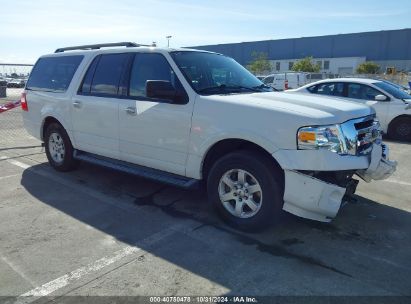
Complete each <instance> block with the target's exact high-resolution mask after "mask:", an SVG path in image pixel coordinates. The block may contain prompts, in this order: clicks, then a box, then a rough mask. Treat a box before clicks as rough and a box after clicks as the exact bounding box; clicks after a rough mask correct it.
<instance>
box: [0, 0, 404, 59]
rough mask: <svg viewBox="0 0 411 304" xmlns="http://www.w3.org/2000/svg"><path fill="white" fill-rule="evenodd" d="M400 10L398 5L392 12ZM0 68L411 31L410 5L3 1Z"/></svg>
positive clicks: (350, 0) (399, 1) (376, 0)
mask: <svg viewBox="0 0 411 304" xmlns="http://www.w3.org/2000/svg"><path fill="white" fill-rule="evenodd" d="M394 3H395V5H394ZM0 8H1V9H0V12H1V13H0V62H3V63H34V62H35V60H36V59H37V58H38V57H39V56H41V55H43V54H47V53H52V52H53V51H54V50H55V49H56V48H59V47H64V46H73V45H81V44H92V43H103V42H119V41H133V42H138V43H142V44H150V43H151V42H153V41H155V42H157V45H158V46H161V47H164V46H167V39H166V38H165V37H166V36H167V35H171V36H172V38H171V40H170V46H171V47H186V46H196V45H207V44H220V43H230V42H242V41H257V40H268V39H282V38H297V37H308V36H320V35H329V34H342V33H355V32H364V31H379V30H389V29H402V28H410V27H411V1H410V0H395V1H392V0H385V1H382V0H372V1H371V0H361V1H360V0H356V1H354V0H344V1H341V0H339V1H338V0H327V1H325V0H323V1H320V0H310V1H303V0H286V1H284V0H282V1H278V0H277V1H275V0H271V1H269V0H259V1H240V0H237V1H231V0H203V1H194V0H192V1H190V0H135V1H133V0H116V1H112V0H54V1H52V0H18V1H17V0H14V1H10V0H0Z"/></svg>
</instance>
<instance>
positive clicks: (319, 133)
mask: <svg viewBox="0 0 411 304" xmlns="http://www.w3.org/2000/svg"><path fill="white" fill-rule="evenodd" d="M297 142H298V149H304V150H320V149H325V150H329V151H331V152H335V153H339V154H347V148H346V145H345V143H344V134H343V132H342V130H341V126H340V125H329V126H319V127H303V128H300V129H299V130H298V134H297Z"/></svg>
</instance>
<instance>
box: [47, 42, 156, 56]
mask: <svg viewBox="0 0 411 304" xmlns="http://www.w3.org/2000/svg"><path fill="white" fill-rule="evenodd" d="M114 46H125V47H139V46H153V45H147V44H138V43H135V42H115V43H101V44H88V45H79V46H70V47H65V48H59V49H57V50H56V51H55V52H54V53H62V52H65V51H74V50H98V49H100V48H103V47H114Z"/></svg>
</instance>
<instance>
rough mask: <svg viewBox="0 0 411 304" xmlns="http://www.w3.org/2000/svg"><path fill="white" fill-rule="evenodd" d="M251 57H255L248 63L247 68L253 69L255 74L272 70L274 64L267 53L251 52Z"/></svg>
mask: <svg viewBox="0 0 411 304" xmlns="http://www.w3.org/2000/svg"><path fill="white" fill-rule="evenodd" d="M251 57H252V58H253V59H252V60H251V62H250V63H249V64H248V65H247V69H248V70H249V71H251V72H252V73H253V74H256V75H257V74H262V73H265V72H270V71H271V70H272V66H271V63H270V61H269V60H268V57H267V54H265V53H259V52H253V53H252V54H251Z"/></svg>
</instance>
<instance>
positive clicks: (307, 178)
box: [283, 144, 397, 222]
mask: <svg viewBox="0 0 411 304" xmlns="http://www.w3.org/2000/svg"><path fill="white" fill-rule="evenodd" d="M396 166H397V163H396V162H393V161H390V160H388V148H386V147H385V146H384V145H376V144H374V147H373V150H372V153H371V155H370V156H369V157H368V167H367V168H366V169H363V168H359V169H360V170H357V171H353V173H355V174H357V175H358V176H360V177H361V178H362V179H364V180H365V181H366V182H370V181H371V180H381V179H386V178H388V177H389V176H390V175H391V174H392V173H393V172H394V171H395V169H396ZM349 169H352V168H351V166H349ZM284 176H285V189H284V206H283V209H284V210H285V211H288V212H290V213H292V214H294V215H297V216H300V217H303V218H308V219H312V220H317V221H322V222H329V221H331V219H332V218H334V217H335V216H336V215H337V213H338V210H339V209H340V206H341V202H342V199H343V197H344V195H345V194H346V193H347V192H350V190H351V189H348V191H347V188H348V185H349V183H347V184H346V185H345V186H342V185H336V184H334V183H331V182H327V181H324V180H320V179H318V178H316V177H314V176H311V175H308V174H304V173H302V172H298V171H296V170H288V169H285V170H284Z"/></svg>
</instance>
